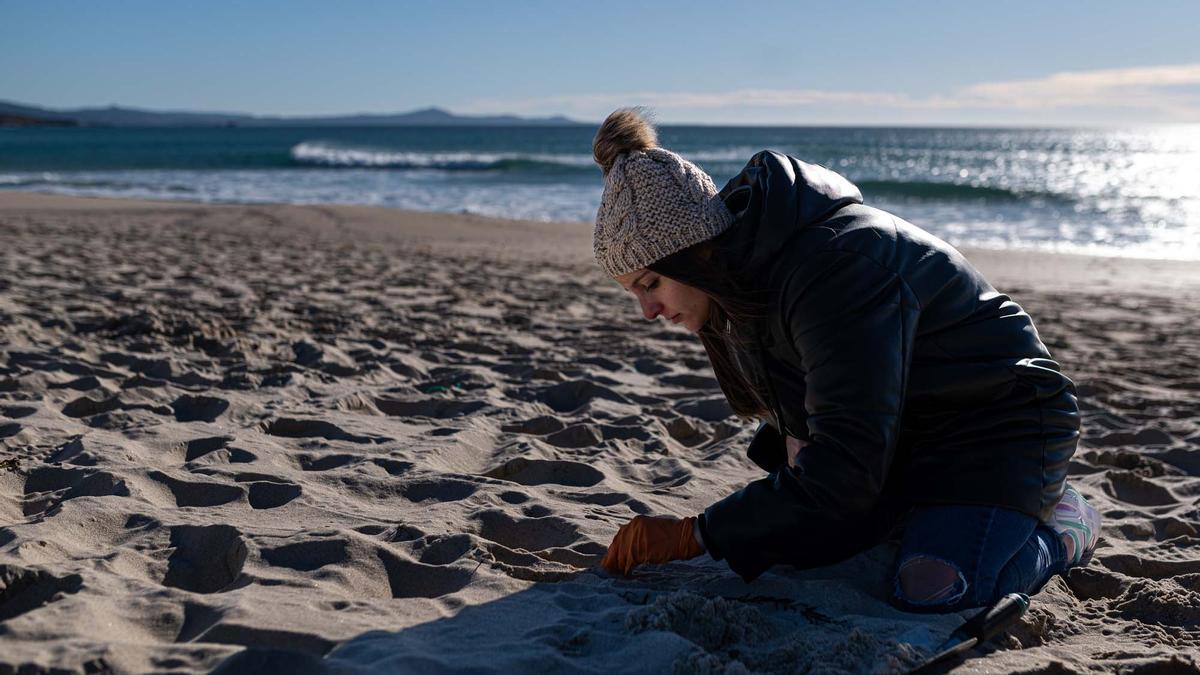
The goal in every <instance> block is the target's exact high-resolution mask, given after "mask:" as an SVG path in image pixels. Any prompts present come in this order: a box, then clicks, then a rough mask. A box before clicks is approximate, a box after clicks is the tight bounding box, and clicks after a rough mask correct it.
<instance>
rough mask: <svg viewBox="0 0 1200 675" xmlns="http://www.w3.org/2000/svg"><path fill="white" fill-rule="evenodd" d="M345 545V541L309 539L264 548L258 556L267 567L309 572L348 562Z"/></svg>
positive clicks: (347, 550) (348, 556) (348, 555)
mask: <svg viewBox="0 0 1200 675" xmlns="http://www.w3.org/2000/svg"><path fill="white" fill-rule="evenodd" d="M347 544H348V542H347V541H346V540H345V539H310V540H307V541H298V542H294V543H290V544H284V545H283V546H276V547H274V548H264V549H262V550H261V551H260V554H261V555H262V558H263V560H264V561H266V562H267V564H268V565H274V566H275V567H287V568H289V569H293V570H299V571H301V572H311V571H312V570H315V569H318V568H321V567H324V566H326V565H333V564H337V563H344V562H346V561H348V560H350V553H349V549H348V546H347Z"/></svg>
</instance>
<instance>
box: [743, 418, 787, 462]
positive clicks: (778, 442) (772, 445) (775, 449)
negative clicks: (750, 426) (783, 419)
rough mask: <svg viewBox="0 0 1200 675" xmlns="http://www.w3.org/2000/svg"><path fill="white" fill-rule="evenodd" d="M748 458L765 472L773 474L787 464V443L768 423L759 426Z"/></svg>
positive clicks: (747, 454)
mask: <svg viewBox="0 0 1200 675" xmlns="http://www.w3.org/2000/svg"><path fill="white" fill-rule="evenodd" d="M746 456H747V457H749V458H750V461H752V462H754V463H755V464H757V465H758V466H759V467H761V468H762V470H763V471H766V472H767V473H771V472H772V471H774V470H776V469H778V468H779V467H781V466H783V465H784V464H786V463H787V443H786V441H785V440H784V438H783V435H782V434H780V433H779V431H778V430H776V429H775V427H773V426H771V424H770V423H768V422H763V423H761V424H759V425H758V430H757V431H755V432H754V438H752V439H750V447H748V448H746Z"/></svg>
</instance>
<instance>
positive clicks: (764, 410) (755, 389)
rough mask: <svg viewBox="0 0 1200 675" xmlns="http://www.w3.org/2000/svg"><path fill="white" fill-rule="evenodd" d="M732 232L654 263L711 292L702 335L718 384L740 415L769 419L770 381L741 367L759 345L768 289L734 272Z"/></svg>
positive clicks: (655, 267) (662, 270) (672, 275)
mask: <svg viewBox="0 0 1200 675" xmlns="http://www.w3.org/2000/svg"><path fill="white" fill-rule="evenodd" d="M731 232H732V230H727V231H726V232H725V233H722V234H720V235H717V236H716V237H713V238H712V239H709V240H707V241H702V242H700V243H698V244H694V245H692V246H689V247H687V248H685V249H682V250H680V251H677V252H675V253H673V254H671V255H669V256H666V257H665V258H662V259H660V260H657V261H655V262H652V263H650V264H649V265H647V267H648V268H649V269H651V270H653V271H654V272H656V273H658V274H661V275H663V276H665V277H669V278H671V279H674V280H675V281H678V282H680V283H684V284H687V285H689V286H692V287H693V288H696V289H699V290H700V291H701V292H703V293H704V294H705V295H707V296H708V298H709V300H710V303H709V313H708V319H707V320H706V321H705V322H704V325H703V326H702V327H701V328H700V330H699V332H698V334H699V336H700V342H701V343H702V344H703V345H704V351H705V352H707V353H708V361H709V363H711V364H712V367H713V372H714V373H715V374H716V376H717V382H718V384H720V385H721V391H723V392H724V393H725V399H726V400H727V401H728V402H729V406H730V407H731V408H732V409H733V412H734V414H735V415H738V416H739V417H743V418H760V419H765V418H767V417H769V416H770V412H769V407H768V405H767V396H766V394H767V392H766V389H765V383H763V382H761V381H756V380H757V378H754V377H753V375H752V373H751V372H747V371H748V370H750V369H749V368H744V367H741V366H739V365H738V363H737V360H742V359H745V358H746V356H747V353H748V351H749V348H751V346H752V345H753V344H754V339H755V338H754V331H755V330H757V324H758V322H759V320H760V319H762V318H764V317H765V316H767V297H768V293H767V292H766V291H762V290H755V289H750V288H747V287H746V286H745V284H743V283H741V282H739V281H738V279H737V277H736V276H735V275H733V274H731V273H730V269H729V265H730V260H729V257H728V255H727V254H728V249H727V248H726V247H725V246H724V244H725V239H726V236H725V235H727V234H730V233H731Z"/></svg>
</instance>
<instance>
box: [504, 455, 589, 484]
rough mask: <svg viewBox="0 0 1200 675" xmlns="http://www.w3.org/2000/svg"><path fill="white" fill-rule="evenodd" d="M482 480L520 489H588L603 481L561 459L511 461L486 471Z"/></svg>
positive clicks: (582, 465) (586, 470)
mask: <svg viewBox="0 0 1200 675" xmlns="http://www.w3.org/2000/svg"><path fill="white" fill-rule="evenodd" d="M483 475H484V476H488V477H490V478H499V479H501V480H507V481H511V482H513V483H520V484H521V485H545V484H554V485H567V486H570V487H590V486H592V485H595V484H596V483H599V482H600V481H602V480H604V474H603V473H601V472H600V471H599V470H598V469H595V468H593V467H591V466H589V465H587V464H583V463H581V462H571V461H568V460H563V459H527V458H525V457H514V458H512V459H510V460H508V461H507V462H505V463H504V464H501V465H500V466H498V467H496V468H494V469H491V470H489V471H486V472H485V473H484V474H483Z"/></svg>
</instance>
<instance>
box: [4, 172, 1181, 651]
mask: <svg viewBox="0 0 1200 675" xmlns="http://www.w3.org/2000/svg"><path fill="white" fill-rule="evenodd" d="M590 236H591V233H590V230H589V229H588V228H587V227H586V226H581V225H579V224H563V223H531V222H521V221H503V220H494V219H486V218H481V217H473V216H466V215H461V216H460V215H447V214H429V213H420V212H408V211H392V210H382V209H371V208H356V207H321V206H304V207H300V206H205V205H195V204H176V203H160V202H133V201H116V200H111V201H102V200H88V199H73V198H65V197H51V196H44V195H26V194H18V193H0V331H2V333H0V444H2V445H0V461H6V460H12V461H10V462H9V463H8V464H7V465H4V466H7V467H8V468H0V673H10V672H17V671H20V672H45V671H53V672H57V671H66V672H105V671H114V672H145V671H155V672H204V671H209V670H213V669H218V670H219V671H221V672H264V671H273V672H348V673H358V672H362V673H366V672H421V673H437V672H446V673H462V672H492V671H506V672H581V673H616V672H686V673H719V672H725V673H744V672H771V673H776V672H778V673H785V672H846V671H852V672H896V671H899V670H902V669H903V668H905V667H907V666H910V665H912V664H914V663H916V662H917V661H919V660H920V658H921V657H923V656H925V655H927V654H928V652H929V650H930V648H931V647H932V646H933V645H934V644H936V643H937V642H939V641H940V640H941V639H943V638H944V637H946V636H947V635H948V634H949V632H950V631H951V630H952V629H953V628H954V627H955V626H956V625H957V624H958V623H959V622H960V621H961V620H962V619H963V618H964V617H966V616H969V615H970V612H964V613H961V614H949V615H942V616H928V615H916V614H906V613H903V612H900V611H897V610H895V609H892V608H891V607H890V606H888V604H887V603H886V602H885V600H884V598H885V596H886V593H887V590H888V583H889V582H888V576H889V569H888V566H889V563H890V562H891V556H892V554H893V553H894V544H893V543H883V544H880V545H879V546H877V547H875V548H873V549H871V550H869V551H866V552H864V553H863V554H861V555H859V556H856V557H855V558H853V559H851V560H849V561H846V562H844V563H841V564H839V565H835V566H832V567H828V568H822V569H816V570H806V571H800V570H795V569H793V568H790V567H784V566H780V567H776V568H774V569H773V570H771V571H770V572H768V573H767V574H765V575H764V576H762V577H761V578H759V579H758V580H756V581H755V582H753V583H751V584H746V583H744V582H742V581H741V580H740V579H739V578H738V577H737V576H736V575H734V574H733V573H731V572H730V571H729V570H728V568H727V567H726V566H725V565H724V563H716V562H713V561H712V560H710V559H708V558H707V557H706V556H702V557H700V558H697V559H695V560H692V561H687V562H677V563H672V564H669V565H663V566H655V567H646V568H642V569H641V570H639V572H638V573H637V574H635V575H634V576H633V577H631V578H627V579H624V578H613V577H609V576H608V575H606V574H604V573H603V572H602V571H600V570H599V568H598V567H597V566H596V565H597V563H598V562H599V559H600V557H601V556H602V555H603V552H604V550H605V547H606V545H607V544H608V542H609V541H610V540H611V538H612V536H613V534H614V533H615V532H616V530H617V528H618V527H619V526H620V525H621V524H622V523H624V522H625V521H627V520H628V519H629V518H631V517H632V516H634V515H636V514H661V515H677V516H684V515H692V514H694V513H697V512H699V511H700V510H702V509H703V508H704V507H705V506H707V505H708V504H709V503H711V502H713V501H715V500H717V499H719V498H721V497H723V496H725V495H726V494H728V493H730V492H732V491H733V490H735V489H737V488H738V487H740V486H741V485H743V484H745V483H746V482H748V481H750V480H752V479H754V478H757V477H759V476H761V475H762V474H761V471H760V470H759V469H758V468H757V467H755V466H754V465H753V464H752V463H751V462H750V461H749V460H748V459H746V458H745V456H744V449H745V445H746V443H747V441H748V439H749V436H750V434H751V432H752V429H753V427H752V426H751V425H748V424H746V423H742V422H740V421H738V420H737V419H736V418H734V417H732V416H730V415H729V410H728V408H727V406H726V405H725V404H724V401H723V399H722V397H721V394H720V391H719V389H718V387H717V385H716V382H715V380H714V379H713V377H712V374H711V370H710V369H709V367H708V364H707V360H706V359H705V357H704V352H703V349H702V348H701V346H700V344H699V342H698V341H697V340H696V339H695V338H694V336H692V335H690V334H688V333H687V332H686V330H685V329H684V328H683V327H681V326H672V325H669V324H665V323H662V322H661V321H659V322H646V321H644V320H642V319H641V318H640V315H639V314H638V313H637V311H636V308H635V305H634V303H633V300H632V298H631V297H629V296H627V295H625V294H624V293H623V292H622V291H621V290H620V289H619V288H618V287H617V286H616V284H614V283H612V282H611V281H608V280H606V279H605V278H603V276H602V275H601V273H600V272H599V270H598V269H596V268H595V266H594V265H593V264H592V263H591V260H590V253H591V252H590ZM966 253H967V254H968V256H969V257H970V258H971V259H972V260H975V261H976V262H977V264H978V265H979V266H980V267H981V268H982V269H983V270H984V272H985V273H986V274H987V275H988V277H989V279H991V280H992V282H993V284H994V285H996V286H997V287H999V288H1001V289H1002V290H1004V291H1006V292H1008V293H1010V294H1011V295H1012V296H1013V297H1014V298H1015V299H1016V300H1017V301H1018V302H1020V303H1021V304H1022V305H1023V306H1024V307H1025V308H1026V309H1027V310H1028V311H1029V312H1030V313H1031V314H1032V315H1033V317H1034V319H1035V321H1036V323H1037V326H1038V328H1039V331H1040V332H1041V335H1042V337H1043V339H1044V341H1045V342H1046V343H1047V345H1048V346H1049V347H1050V349H1051V351H1052V352H1053V354H1054V356H1055V357H1056V358H1057V359H1058V360H1059V361H1060V362H1061V363H1062V365H1063V367H1064V369H1065V370H1066V372H1068V373H1069V374H1070V375H1071V376H1072V377H1073V378H1074V379H1075V380H1076V382H1077V383H1078V385H1079V391H1080V395H1081V403H1082V408H1083V417H1084V425H1083V426H1084V435H1083V442H1082V444H1081V447H1080V450H1079V452H1078V453H1077V455H1076V457H1075V460H1074V461H1073V463H1072V465H1071V472H1072V473H1071V481H1072V482H1073V483H1074V484H1076V485H1077V486H1079V488H1080V489H1081V491H1082V492H1083V493H1084V494H1085V495H1086V496H1087V497H1088V498H1089V499H1090V500H1092V501H1093V502H1094V503H1095V504H1096V505H1097V506H1098V508H1100V509H1101V511H1102V512H1103V514H1104V516H1105V518H1106V525H1105V530H1104V535H1103V539H1102V540H1101V543H1100V545H1099V548H1098V549H1097V551H1096V555H1095V558H1094V559H1093V560H1092V562H1091V563H1090V564H1089V565H1088V566H1087V567H1084V568H1079V569H1076V570H1073V571H1071V572H1070V574H1069V575H1067V577H1066V578H1065V579H1064V578H1056V579H1054V580H1052V581H1051V582H1050V583H1049V584H1048V585H1047V586H1046V588H1045V589H1043V590H1042V592H1041V593H1039V594H1037V595H1036V596H1035V597H1034V598H1033V606H1032V608H1031V609H1030V611H1029V612H1028V613H1027V615H1026V616H1025V617H1024V618H1023V619H1022V621H1021V623H1020V624H1019V625H1018V626H1016V627H1015V628H1014V629H1013V630H1012V631H1011V632H1010V633H1009V634H1007V635H1005V636H1003V637H1002V638H1000V639H999V640H998V641H997V642H996V643H995V644H993V645H989V646H987V647H984V648H981V649H976V650H973V651H972V652H970V653H969V654H968V657H969V658H968V659H967V660H966V661H965V662H963V663H962V664H960V665H959V666H958V671H960V672H989V673H1009V672H1013V673H1015V672H1021V673H1063V672H1097V671H1099V672H1130V673H1197V672H1200V534H1198V529H1200V508H1198V506H1200V367H1198V366H1197V359H1198V357H1200V336H1198V332H1197V318H1198V317H1200V269H1197V268H1200V265H1196V264H1195V263H1166V262H1161V261H1136V260H1122V259H1098V258H1087V257H1081V256H1058V255H1052V254H1034V253H1015V252H1003V253H1001V252H986V251H966ZM814 545H817V543H815V542H814Z"/></svg>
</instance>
